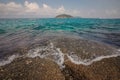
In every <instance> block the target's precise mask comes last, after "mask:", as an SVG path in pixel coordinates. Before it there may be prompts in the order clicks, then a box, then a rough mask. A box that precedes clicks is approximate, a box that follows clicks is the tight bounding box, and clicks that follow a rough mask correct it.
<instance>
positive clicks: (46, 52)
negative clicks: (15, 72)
mask: <svg viewBox="0 0 120 80" xmlns="http://www.w3.org/2000/svg"><path fill="white" fill-rule="evenodd" d="M23 56H24V57H30V58H35V57H40V58H44V59H49V60H52V61H54V62H55V63H57V64H58V65H59V66H60V68H64V67H65V65H64V62H65V56H67V58H68V60H70V61H71V62H72V63H74V64H82V65H90V64H92V63H93V62H96V61H100V60H102V59H104V58H111V57H117V56H120V49H118V50H117V51H116V52H115V53H114V54H112V55H107V56H103V55H102V56H96V57H95V58H93V59H81V58H80V57H78V56H77V55H75V54H68V53H63V52H62V51H61V50H60V48H56V47H55V46H54V45H53V43H50V44H49V45H47V46H41V47H37V48H35V49H31V50H29V51H28V53H27V54H26V55H23ZM23 56H20V55H12V56H10V57H8V59H7V60H3V61H1V62H0V66H4V65H6V64H9V63H11V62H12V61H13V60H14V59H16V58H19V57H23Z"/></svg>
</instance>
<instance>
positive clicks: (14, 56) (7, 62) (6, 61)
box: [0, 55, 19, 66]
mask: <svg viewBox="0 0 120 80" xmlns="http://www.w3.org/2000/svg"><path fill="white" fill-rule="evenodd" d="M18 57H19V56H18V55H12V56H9V57H8V59H7V60H3V61H0V66H4V65H6V64H9V63H11V62H12V61H13V60H14V59H16V58H18Z"/></svg>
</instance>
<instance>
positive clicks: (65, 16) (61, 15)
mask: <svg viewBox="0 0 120 80" xmlns="http://www.w3.org/2000/svg"><path fill="white" fill-rule="evenodd" d="M72 17H73V16H71V15H68V14H60V15H57V16H56V17H55V18H72Z"/></svg>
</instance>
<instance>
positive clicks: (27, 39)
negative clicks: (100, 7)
mask: <svg viewBox="0 0 120 80" xmlns="http://www.w3.org/2000/svg"><path fill="white" fill-rule="evenodd" d="M61 35H63V36H75V37H79V38H85V39H88V40H95V41H98V42H103V43H106V44H110V45H112V46H117V47H118V48H120V19H83V18H70V19H55V18H49V19H0V59H2V58H3V57H5V56H6V55H8V54H10V55H13V53H14V52H19V49H21V48H25V47H28V46H34V44H36V43H37V42H39V41H40V39H41V38H42V37H44V36H61ZM43 43H44V42H43ZM40 49H41V48H40ZM50 50H51V49H50ZM55 51H56V50H55ZM28 52H29V51H28ZM35 52H36V51H35ZM57 52H59V51H57ZM33 53H34V52H33ZM16 54H17V53H16ZM35 55H36V54H35ZM35 55H34V56H35ZM38 55H40V54H38V53H37V56H38ZM55 55H57V54H55ZM112 55H113V54H112ZM68 57H69V58H70V59H71V60H72V57H73V56H69V55H68ZM101 59H102V58H101ZM73 62H74V61H73ZM79 62H80V61H79Z"/></svg>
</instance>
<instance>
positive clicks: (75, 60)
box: [67, 54, 120, 65]
mask: <svg viewBox="0 0 120 80" xmlns="http://www.w3.org/2000/svg"><path fill="white" fill-rule="evenodd" d="M117 56H120V54H114V55H108V56H99V57H96V58H94V59H92V60H89V59H87V60H82V59H80V58H79V57H78V56H76V55H67V57H68V58H69V60H70V61H71V62H72V63H74V64H82V65H90V64H92V63H93V62H97V61H101V60H102V59H105V58H111V57H117Z"/></svg>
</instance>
